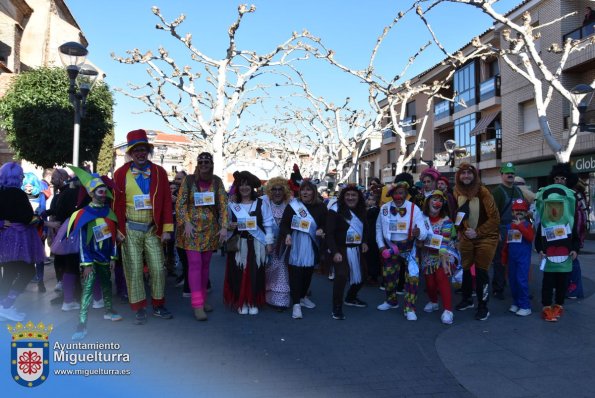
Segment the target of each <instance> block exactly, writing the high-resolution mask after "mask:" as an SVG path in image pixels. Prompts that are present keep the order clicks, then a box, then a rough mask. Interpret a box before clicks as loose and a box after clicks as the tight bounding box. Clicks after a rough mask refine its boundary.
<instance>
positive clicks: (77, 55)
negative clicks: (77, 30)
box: [58, 41, 98, 166]
mask: <svg viewBox="0 0 595 398" xmlns="http://www.w3.org/2000/svg"><path fill="white" fill-rule="evenodd" d="M58 50H59V51H60V60H61V61H62V64H63V65H64V66H65V67H66V72H67V73H68V78H69V79H70V87H69V88H68V96H69V99H70V103H72V106H73V107H74V132H73V139H72V164H73V165H74V166H78V165H79V148H80V143H79V141H80V128H81V118H83V117H85V111H86V108H87V106H86V105H87V96H88V95H89V92H90V91H91V89H92V88H93V85H94V84H95V81H96V80H97V75H98V72H97V70H96V69H95V68H94V67H92V66H91V65H88V64H85V59H86V58H87V54H88V53H89V51H87V49H86V48H85V46H83V45H82V44H80V43H76V42H72V41H71V42H67V43H64V44H62V45H61V46H60V47H59V48H58Z"/></svg>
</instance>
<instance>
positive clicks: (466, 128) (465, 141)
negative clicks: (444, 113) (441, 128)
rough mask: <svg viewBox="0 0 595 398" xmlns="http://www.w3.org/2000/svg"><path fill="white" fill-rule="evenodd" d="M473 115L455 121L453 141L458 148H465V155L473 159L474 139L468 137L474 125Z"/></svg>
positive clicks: (474, 118)
mask: <svg viewBox="0 0 595 398" xmlns="http://www.w3.org/2000/svg"><path fill="white" fill-rule="evenodd" d="M476 120H477V118H476V116H475V113H472V114H470V115H467V116H463V117H462V118H459V119H457V120H455V123H454V124H455V141H456V142H457V146H458V147H459V148H466V149H467V153H468V154H469V155H470V156H471V157H472V158H475V154H476V152H475V137H472V136H471V135H470V133H471V130H473V128H474V127H475V123H476Z"/></svg>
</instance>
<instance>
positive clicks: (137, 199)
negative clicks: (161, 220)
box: [133, 194, 153, 210]
mask: <svg viewBox="0 0 595 398" xmlns="http://www.w3.org/2000/svg"><path fill="white" fill-rule="evenodd" d="M133 200H134V210H150V209H152V208H153V205H152V204H151V196H150V195H149V194H146V195H134V196H133Z"/></svg>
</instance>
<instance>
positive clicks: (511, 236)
mask: <svg viewBox="0 0 595 398" xmlns="http://www.w3.org/2000/svg"><path fill="white" fill-rule="evenodd" d="M522 241H523V235H522V234H521V231H519V230H517V229H511V230H509V231H508V243H521V242H522Z"/></svg>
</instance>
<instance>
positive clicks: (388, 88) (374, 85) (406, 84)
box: [308, 4, 491, 173]
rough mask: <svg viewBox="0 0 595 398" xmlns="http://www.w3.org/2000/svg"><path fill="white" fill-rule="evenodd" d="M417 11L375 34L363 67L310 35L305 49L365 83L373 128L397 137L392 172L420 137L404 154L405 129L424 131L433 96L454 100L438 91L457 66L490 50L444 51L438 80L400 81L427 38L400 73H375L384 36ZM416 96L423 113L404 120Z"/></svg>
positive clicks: (406, 159) (410, 155)
mask: <svg viewBox="0 0 595 398" xmlns="http://www.w3.org/2000/svg"><path fill="white" fill-rule="evenodd" d="M413 11H416V12H418V13H419V10H418V9H417V7H416V4H415V5H413V6H411V7H409V8H408V9H406V10H405V11H401V12H399V13H398V14H397V16H396V17H395V18H393V20H392V21H391V23H390V24H388V25H387V26H386V27H384V29H383V31H382V33H381V34H380V35H379V36H378V38H377V40H376V44H375V45H374V47H373V49H372V51H371V54H370V59H369V61H368V65H367V67H365V68H364V69H353V68H350V67H349V66H346V65H345V64H342V63H341V62H339V61H337V60H336V58H335V55H336V54H335V52H334V51H333V50H332V49H329V48H328V47H326V46H325V45H324V43H323V42H322V40H321V39H320V38H317V37H314V36H310V38H311V39H312V40H313V41H314V42H316V43H317V45H316V46H311V47H310V46H309V47H308V49H309V51H311V52H312V53H313V54H314V55H315V56H316V57H317V58H319V59H324V60H326V61H328V62H329V63H330V64H331V65H333V66H335V67H337V68H339V69H340V70H342V71H344V72H346V73H349V74H351V75H353V76H355V77H356V78H358V79H359V80H360V81H361V82H363V83H365V84H367V85H368V102H369V104H370V106H371V107H372V109H373V110H374V111H375V112H376V114H377V117H376V118H374V123H373V127H372V129H373V130H376V131H380V130H382V129H389V128H390V129H392V130H393V131H394V133H395V135H396V136H397V138H398V141H399V145H398V156H397V161H396V172H397V173H399V172H401V171H402V170H403V167H404V166H405V165H406V164H407V163H408V162H410V161H411V159H413V157H414V156H415V153H416V152H417V151H418V150H419V146H420V142H421V139H422V135H421V134H416V138H415V145H414V149H413V150H412V151H411V152H410V153H407V141H406V138H407V135H406V132H405V128H406V127H408V126H411V125H416V126H417V127H418V128H417V129H416V130H417V131H418V132H421V131H423V130H424V128H425V125H426V123H427V120H428V117H429V115H430V114H431V112H430V110H431V107H432V104H433V100H434V99H435V98H442V99H445V100H448V101H455V99H454V96H453V97H452V98H447V97H445V96H444V95H443V94H442V93H444V92H445V89H446V88H448V87H449V84H450V83H449V82H450V80H451V78H452V76H453V74H454V72H455V70H456V69H457V67H459V66H461V65H463V64H464V63H466V62H468V61H469V60H471V59H473V58H477V57H481V56H485V55H487V54H489V53H490V51H491V50H490V49H489V48H488V47H487V46H486V45H484V44H482V43H480V42H474V47H473V49H472V50H471V51H470V52H468V53H467V54H464V53H462V52H460V51H458V52H456V53H454V54H449V53H447V52H446V51H445V50H444V52H445V53H446V54H447V58H446V59H445V60H444V61H443V63H444V64H446V65H449V66H450V68H449V69H448V72H447V75H446V76H444V78H442V79H441V80H436V81H433V82H432V83H431V84H424V83H422V82H414V81H411V80H404V77H405V76H406V74H407V72H408V70H409V68H410V67H411V66H412V65H413V63H414V62H415V60H416V59H417V58H418V57H419V56H420V55H421V54H422V53H423V51H425V50H426V49H427V48H428V46H430V45H431V42H430V41H428V42H426V43H425V44H423V45H421V46H420V48H419V50H418V51H417V52H416V53H415V54H413V55H411V56H410V57H409V58H408V59H407V61H406V63H405V66H404V67H403V69H402V70H401V71H400V73H398V74H396V75H394V76H392V77H391V78H385V77H383V76H381V75H379V74H378V73H377V72H376V67H375V61H376V56H377V54H378V52H379V50H380V47H381V45H382V43H383V42H384V40H385V38H386V37H387V35H388V34H389V33H390V32H391V30H392V29H393V28H394V27H395V25H396V24H397V23H398V22H399V21H400V20H401V19H402V18H404V17H405V15H406V14H408V13H411V12H413ZM434 41H435V42H436V43H437V44H438V45H439V47H440V48H441V49H443V46H442V45H441V44H440V42H439V41H438V39H437V38H436V37H435V35H434ZM413 98H416V100H417V99H418V98H420V99H423V101H425V107H424V110H425V111H424V112H422V116H421V118H417V119H416V120H415V121H412V120H408V119H407V117H406V116H407V113H406V107H407V103H408V102H409V101H410V100H411V99H413Z"/></svg>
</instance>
